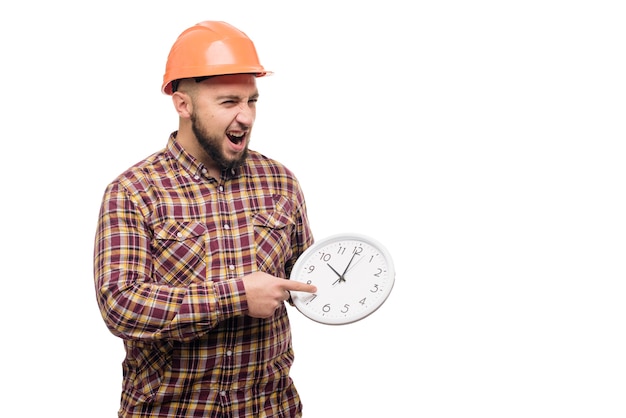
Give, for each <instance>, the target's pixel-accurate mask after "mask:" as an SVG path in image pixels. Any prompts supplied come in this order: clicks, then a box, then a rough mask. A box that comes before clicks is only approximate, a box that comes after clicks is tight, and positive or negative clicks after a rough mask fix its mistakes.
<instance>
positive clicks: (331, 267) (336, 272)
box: [326, 263, 341, 279]
mask: <svg viewBox="0 0 626 418" xmlns="http://www.w3.org/2000/svg"><path fill="white" fill-rule="evenodd" d="M326 265H327V266H328V267H330V269H331V270H332V271H333V272H335V274H336V275H337V276H339V278H340V279H341V274H339V272H338V271H337V270H335V269H334V268H333V266H331V265H330V264H328V263H326Z"/></svg>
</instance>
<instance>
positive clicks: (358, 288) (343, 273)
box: [290, 233, 395, 325]
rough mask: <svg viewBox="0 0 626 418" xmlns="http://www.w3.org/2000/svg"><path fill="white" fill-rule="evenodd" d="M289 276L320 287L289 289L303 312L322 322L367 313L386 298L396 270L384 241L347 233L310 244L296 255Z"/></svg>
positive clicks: (343, 321)
mask: <svg viewBox="0 0 626 418" xmlns="http://www.w3.org/2000/svg"><path fill="white" fill-rule="evenodd" d="M290 279H291V280H297V281H300V282H304V283H310V284H313V285H315V286H316V287H317V292H316V293H306V292H291V300H292V301H293V303H294V305H295V307H296V308H297V309H298V310H299V311H300V312H301V313H303V314H304V315H306V316H307V317H309V318H310V319H312V320H314V321H317V322H319V323H322V324H331V325H341V324H348V323H352V322H356V321H358V320H361V319H363V318H365V317H367V316H368V315H370V314H372V313H373V312H374V311H376V310H377V309H378V308H379V307H380V306H381V305H382V304H383V303H384V302H385V301H386V300H387V297H388V296H389V294H390V293H391V289H392V288H393V284H394V280H395V270H394V265H393V260H392V258H391V255H390V254H389V252H388V251H387V249H386V248H385V247H384V246H383V245H382V244H381V243H380V242H378V241H376V240H375V239H373V238H371V237H368V236H366V235H363V234H356V233H343V234H337V235H333V236H330V237H328V238H325V239H323V240H321V241H316V242H315V243H314V244H313V245H312V246H311V247H309V248H308V249H307V250H306V251H305V252H304V253H303V254H302V255H301V256H300V257H299V258H298V260H297V261H296V264H295V265H294V267H293V269H292V271H291V275H290Z"/></svg>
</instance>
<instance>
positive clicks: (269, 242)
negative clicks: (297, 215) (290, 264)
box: [252, 211, 294, 278]
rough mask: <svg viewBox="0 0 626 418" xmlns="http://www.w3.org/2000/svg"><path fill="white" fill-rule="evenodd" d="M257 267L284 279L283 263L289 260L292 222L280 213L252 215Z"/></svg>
mask: <svg viewBox="0 0 626 418" xmlns="http://www.w3.org/2000/svg"><path fill="white" fill-rule="evenodd" d="M252 224H253V225H254V241H255V247H256V262H257V267H258V268H259V270H261V271H265V272H266V273H269V274H272V275H274V276H277V277H283V278H285V261H286V260H289V259H290V258H291V232H292V231H293V227H294V222H293V219H292V217H291V216H289V214H287V213H285V212H281V211H263V212H257V213H255V214H254V215H252Z"/></svg>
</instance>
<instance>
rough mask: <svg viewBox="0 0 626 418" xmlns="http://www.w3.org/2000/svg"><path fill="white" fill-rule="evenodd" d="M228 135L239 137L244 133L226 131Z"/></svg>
mask: <svg viewBox="0 0 626 418" xmlns="http://www.w3.org/2000/svg"><path fill="white" fill-rule="evenodd" d="M228 135H229V136H233V137H235V138H241V137H243V136H244V133H243V132H240V133H236V134H235V133H232V132H229V133H228Z"/></svg>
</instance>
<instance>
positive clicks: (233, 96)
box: [217, 92, 259, 100]
mask: <svg viewBox="0 0 626 418" xmlns="http://www.w3.org/2000/svg"><path fill="white" fill-rule="evenodd" d="M242 98H243V96H238V95H236V94H225V95H223V96H217V100H224V99H228V100H241V99H242ZM249 98H250V99H258V98H259V93H258V92H256V93H254V94H252V95H251V96H249Z"/></svg>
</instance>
